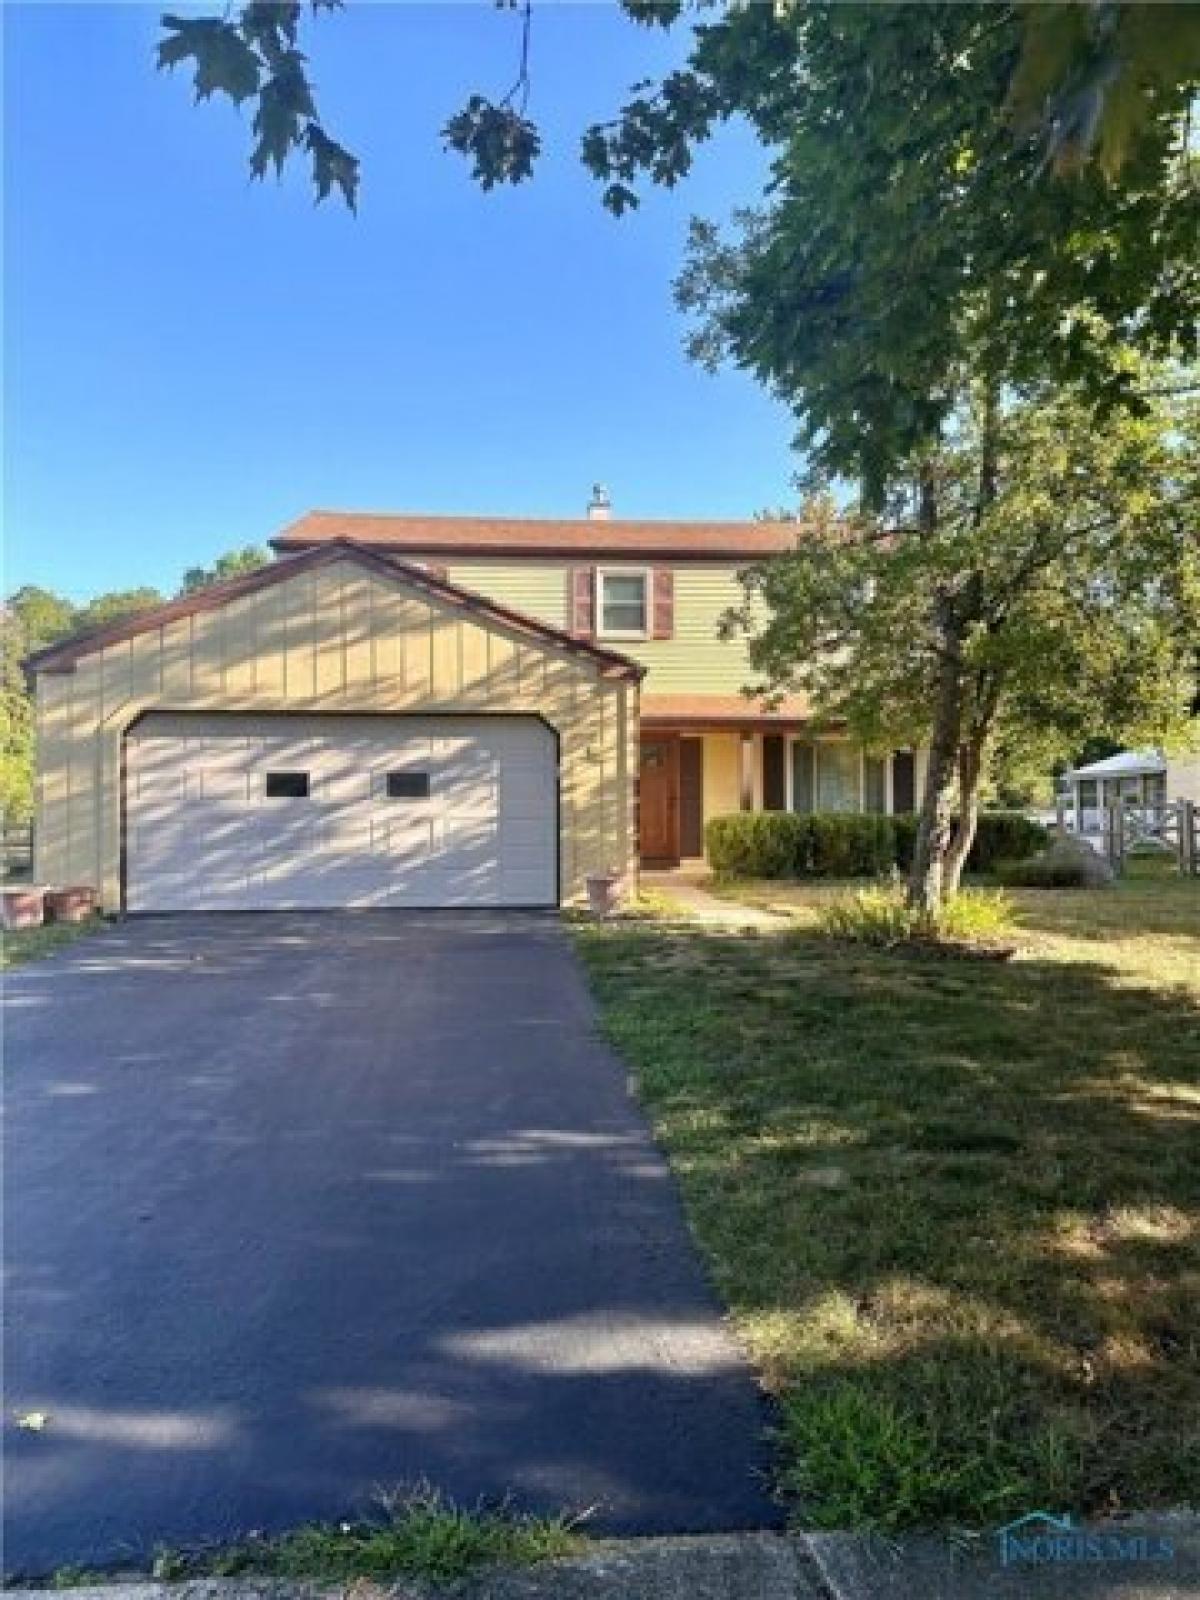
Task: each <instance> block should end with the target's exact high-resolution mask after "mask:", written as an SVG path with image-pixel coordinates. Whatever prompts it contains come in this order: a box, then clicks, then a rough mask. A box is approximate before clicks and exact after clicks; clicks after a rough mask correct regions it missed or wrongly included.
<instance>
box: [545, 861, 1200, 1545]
mask: <svg viewBox="0 0 1200 1600" xmlns="http://www.w3.org/2000/svg"><path fill="white" fill-rule="evenodd" d="M722 892H723V893H724V894H726V895H728V896H730V897H731V898H738V899H744V900H746V901H747V902H748V903H751V904H757V905H764V906H768V907H770V908H771V909H773V910H783V911H784V912H786V913H787V914H788V917H789V921H788V923H786V924H785V926H784V931H783V932H781V933H775V932H766V933H763V934H762V935H760V937H759V938H758V939H755V940H746V939H742V938H739V937H738V936H737V935H736V933H734V932H732V931H731V932H730V933H729V934H728V935H725V934H723V933H721V932H716V931H714V930H713V929H711V928H708V929H705V930H704V931H703V933H702V934H701V933H699V932H697V931H695V930H690V929H688V928H687V927H686V926H681V925H675V926H667V925H663V924H653V923H646V924H642V925H625V926H617V925H609V926H603V925H601V926H594V925H589V926H585V927H581V928H580V929H579V930H578V934H577V937H578V943H579V948H580V950H581V952H582V955H583V958H584V960H585V962H586V964H587V966H588V969H589V972H590V974H591V979H592V982H593V986H594V989H595V992H596V994H597V997H598V1000H599V1003H600V1007H601V1012H602V1016H603V1020H604V1025H605V1028H606V1031H607V1033H608V1035H609V1037H610V1038H611V1039H612V1040H613V1042H614V1043H615V1044H616V1046H617V1047H618V1048H619V1049H620V1050H621V1051H622V1053H623V1054H624V1055H625V1057H626V1059H627V1060H629V1062H630V1063H631V1064H632V1065H633V1067H634V1068H635V1069H636V1072H637V1076H638V1081H639V1092H640V1095H641V1098H642V1100H643V1103H644V1104H645V1106H646V1109H647V1111H648V1114H649V1115H650V1116H651V1118H652V1119H653V1122H654V1124H655V1128H656V1131H657V1133H658V1136H659V1138H660V1139H661V1141H662V1143H663V1145H664V1147H665V1148H666V1150H667V1151H668V1153H669V1155H670V1158H671V1161H672V1163H673V1166H674V1169H675V1171H676V1173H677V1175H678V1177H679V1179H680V1182H681V1185H682V1188H683V1193H684V1199H685V1203H686V1206H687V1208H688V1213H689V1217H690V1220H691V1223H692V1226H693V1228H694V1230H695V1233H696V1235H697V1237H698V1239H699V1242H700V1244H701V1247H702V1248H703V1250H704V1251H705V1253H706V1254H707V1257H708V1259H709V1262H710V1264H711V1267H712V1270H713V1273H714V1276H715V1278H716V1281H717V1283H718V1286H719V1288H720V1290H721V1292H722V1294H723V1296H724V1298H725V1300H726V1302H727V1303H728V1305H729V1306H730V1308H731V1311H732V1314H733V1317H734V1319H735V1322H736V1324H737V1326H738V1328H739V1330H740V1332H741V1335H742V1337H743V1339H744V1340H745V1342H746V1344H747V1346H748V1348H749V1349H750V1351H751V1353H752V1355H753V1356H754V1358H755V1359H756V1361H757V1363H758V1365H759V1368H760V1370H761V1372H762V1374H763V1377H764V1380H765V1382H766V1384H767V1386H768V1388H769V1389H771V1390H772V1391H773V1392H774V1393H775V1394H777V1395H778V1397H779V1399H780V1402H781V1410H782V1416H783V1425H782V1436H781V1450H780V1465H779V1476H780V1481H781V1483H782V1484H783V1485H784V1486H785V1487H786V1488H787V1489H789V1490H790V1491H791V1492H792V1493H793V1494H794V1496H795V1498H796V1506H797V1518H798V1520H799V1521H801V1522H803V1523H807V1524H810V1525H818V1526H841V1527H857V1528H877V1529H885V1530H890V1529H898V1528H903V1527H916V1526H927V1527H933V1526H948V1525H959V1526H961V1525H967V1526H975V1527H989V1526H993V1525H995V1524H996V1523H999V1522H1003V1521H1004V1520H1006V1519H1007V1518H1009V1517H1010V1516H1014V1515H1019V1514H1021V1513H1022V1512H1023V1511H1026V1510H1028V1509H1029V1508H1030V1506H1037V1505H1047V1506H1051V1507H1053V1508H1054V1509H1055V1510H1059V1509H1061V1510H1067V1509H1070V1510H1073V1511H1075V1512H1078V1513H1081V1514H1085V1513H1094V1512H1097V1511H1100V1510H1114V1509H1117V1508H1121V1507H1126V1508H1133V1507H1137V1508H1152V1507H1158V1506H1165V1507H1169V1506H1177V1505H1182V1504H1188V1503H1190V1502H1194V1501H1195V1500H1196V1498H1197V1485H1198V1484H1200V1436H1198V1435H1197V1432H1196V1429H1195V1426H1194V1419H1195V1417H1196V1416H1197V1415H1200V1325H1198V1323H1200V1319H1197V1316H1196V1305H1197V1297H1198V1296H1200V1162H1197V1160H1196V1149H1197V1144H1198V1142H1200V884H1197V883H1195V882H1190V883H1189V882H1187V881H1185V880H1181V879H1178V878H1172V879H1167V878H1163V877H1161V876H1148V877H1146V878H1140V877H1138V876H1136V875H1135V876H1131V877H1129V878H1127V879H1125V880H1123V881H1122V882H1121V883H1120V884H1118V886H1117V887H1116V888H1115V889H1112V890H1108V891H1105V892H1104V893H1094V894H1087V893H1084V894H1081V893H1080V892H1078V891H1066V892H1064V893H1062V894H1056V893H1054V892H1053V891H1050V892H1047V891H1036V890H1035V891H1029V892H1028V893H1022V892H1020V891H1014V892H1013V893H1012V894H1011V895H1010V896H1009V899H1010V901H1011V904H1012V911H1013V916H1014V918H1015V921H1016V923H1017V927H1018V934H1017V937H1018V939H1019V940H1020V943H1021V946H1022V949H1021V953H1020V957H1019V959H1017V960H1016V961H1013V962H1009V963H1003V964H1001V963H994V962H986V963H979V962H970V963H963V962H950V963H943V962H915V961H897V960H896V958H895V955H894V954H893V953H891V952H889V951H887V950H880V949H876V948H873V947H872V946H870V945H860V944H844V943H842V944H838V943H834V942H833V941H831V940H829V939H827V938H825V937H823V936H822V935H821V933H820V931H819V923H820V919H821V917H822V914H823V913H824V912H825V911H826V910H827V908H828V904H829V901H830V900H831V898H836V897H837V896H838V895H839V894H844V892H845V890H844V887H843V888H842V889H836V888H834V889H830V888H829V887H828V886H826V885H797V884H790V885H789V884H775V883H771V884H763V883H758V884H753V885H748V886H730V885H725V886H723V888H722Z"/></svg>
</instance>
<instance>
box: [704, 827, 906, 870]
mask: <svg viewBox="0 0 1200 1600" xmlns="http://www.w3.org/2000/svg"><path fill="white" fill-rule="evenodd" d="M705 842H706V844H707V847H708V860H709V865H710V866H711V867H712V869H713V871H714V872H717V873H722V874H725V875H726V876H729V877H737V878H858V877H874V876H876V875H877V874H879V873H881V872H887V871H889V870H890V868H891V867H892V866H893V864H894V863H895V859H896V845H895V835H894V833H893V830H892V819H891V817H879V816H866V815H862V814H859V813H853V812H845V813H843V812H832V811H826V812H815V813H811V814H805V815H798V814H797V813H795V812H792V811H739V812H735V813H734V814H733V815H732V816H726V817H713V818H712V820H711V821H710V822H709V824H708V826H707V828H706V829H705Z"/></svg>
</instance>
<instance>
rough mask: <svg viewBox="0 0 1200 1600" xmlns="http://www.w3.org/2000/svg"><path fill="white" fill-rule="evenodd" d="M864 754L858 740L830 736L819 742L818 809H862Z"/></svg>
mask: <svg viewBox="0 0 1200 1600" xmlns="http://www.w3.org/2000/svg"><path fill="white" fill-rule="evenodd" d="M861 763H862V756H861V752H860V751H859V748H858V746H857V745H856V744H851V743H850V741H849V740H848V739H846V740H842V739H839V740H830V741H829V742H828V743H826V744H819V745H818V746H817V810H818V811H857V810H859V774H860V772H861Z"/></svg>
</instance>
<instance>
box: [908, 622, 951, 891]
mask: <svg viewBox="0 0 1200 1600" xmlns="http://www.w3.org/2000/svg"><path fill="white" fill-rule="evenodd" d="M961 723H962V669H961V663H960V661H959V655H958V649H957V641H953V642H952V641H951V640H950V639H946V654H945V655H944V656H943V658H942V665H941V670H940V671H939V674H938V697H937V705H936V707H935V708H934V722H933V736H932V738H931V739H930V742H929V763H928V766H927V768H926V773H925V793H924V795H923V796H922V798H921V810H920V816H919V820H918V822H917V838H916V844H915V845H914V847H913V858H912V867H911V869H910V871H909V875H908V895H907V900H908V904H909V905H910V906H912V907H914V908H915V909H916V910H918V911H922V912H924V913H925V914H926V915H927V916H933V915H935V914H936V912H937V911H938V908H939V907H940V906H941V903H942V896H943V893H944V888H945V862H946V851H947V849H948V847H949V844H950V818H951V800H952V798H953V793H954V775H955V761H956V758H957V755H958V746H959V736H960V730H961Z"/></svg>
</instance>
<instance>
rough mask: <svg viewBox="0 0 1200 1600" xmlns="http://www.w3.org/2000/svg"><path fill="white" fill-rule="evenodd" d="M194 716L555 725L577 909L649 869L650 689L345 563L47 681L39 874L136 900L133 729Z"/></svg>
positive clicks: (96, 654)
mask: <svg viewBox="0 0 1200 1600" xmlns="http://www.w3.org/2000/svg"><path fill="white" fill-rule="evenodd" d="M195 710H201V711H210V712H211V711H260V712H263V711H296V712H306V713H312V712H322V711H325V712H342V713H349V712H390V713H398V712H411V713H423V714H433V713H446V714H448V713H456V712H472V713H474V714H476V715H479V714H482V713H487V712H496V713H514V712H520V713H525V714H535V715H538V716H541V717H543V718H544V719H545V721H546V722H548V723H549V724H550V725H551V727H553V728H554V729H555V731H556V732H557V734H558V737H559V762H560V766H559V801H560V812H559V815H560V836H559V867H560V879H561V885H562V894H563V899H564V900H568V901H569V900H577V899H579V898H580V897H581V896H582V895H583V893H584V892H585V886H584V879H585V877H586V875H587V874H588V873H590V872H599V871H604V870H608V869H615V870H617V871H619V872H622V873H631V872H632V871H633V870H634V869H635V863H636V859H637V855H636V806H635V799H634V796H635V783H636V774H637V685H636V682H635V681H633V680H632V679H630V678H628V677H619V676H613V675H610V674H608V673H606V669H605V666H604V663H603V662H602V661H600V660H598V659H595V658H591V657H589V656H587V655H586V654H582V653H580V652H577V651H572V650H571V649H570V648H569V647H568V646H567V645H566V644H564V645H563V646H558V645H557V644H555V643H554V642H553V641H552V640H544V639H542V638H539V637H535V636H531V635H530V634H529V633H528V632H527V631H525V630H522V629H521V628H520V627H518V626H516V625H513V626H511V627H510V626H508V625H507V624H506V623H505V622H504V621H503V620H502V619H498V618H496V617H494V616H492V615H491V614H486V613H479V612H472V611H468V610H464V609H463V607H462V606H461V605H458V604H456V603H455V602H454V601H453V600H452V599H451V598H448V597H447V598H442V597H439V596H438V595H437V594H436V593H433V592H431V591H430V590H427V589H423V588H421V587H419V586H418V585H416V584H412V583H409V582H407V581H406V580H405V579H404V578H403V576H400V575H398V576H397V577H396V578H392V577H391V576H390V575H387V574H385V573H381V572H379V571H377V570H375V569H373V568H372V567H370V566H368V565H366V564H364V563H363V562H361V561H358V560H355V559H354V558H353V557H352V556H350V555H346V556H342V557H340V558H339V559H337V560H332V561H325V562H323V563H321V564H312V565H305V566H304V567H303V569H302V570H301V569H300V568H299V567H298V570H297V571H296V572H295V573H293V574H292V575H290V576H288V577H286V578H280V579H279V580H278V581H273V582H271V583H269V584H266V585H264V586H262V587H260V588H254V589H251V590H249V591H248V592H244V593H238V594H237V595H236V596H235V597H233V598H231V599H230V600H229V601H227V602H226V603H224V604H221V605H219V606H216V607H213V608H212V609H205V610H197V611H195V612H193V613H191V614H190V615H186V616H180V617H176V618H174V619H172V620H168V621H164V622H163V623H162V624H161V625H159V626H154V627H150V628H147V629H146V630H145V631H142V632H138V633H136V634H134V635H133V636H132V637H129V638H125V639H121V640H120V641H117V642H113V643H110V644H107V645H105V646H104V647H103V648H97V649H95V650H92V651H90V652H89V653H85V654H80V655H78V657H77V658H76V659H75V660H74V661H73V663H71V664H69V665H66V666H58V665H55V664H53V663H52V664H48V665H47V666H45V667H43V668H42V669H41V670H39V671H38V673H37V716H38V775H37V816H38V821H37V830H36V861H35V872H36V875H37V878H38V880H39V881H40V882H44V883H59V884H62V883H87V884H93V885H95V886H96V887H97V888H98V889H99V891H100V895H101V900H102V904H103V905H104V907H105V909H106V910H117V909H119V908H120V906H121V872H122V814H123V808H122V784H123V777H122V761H123V741H124V734H125V730H126V729H127V728H128V727H129V725H130V724H131V723H132V722H133V721H134V720H135V719H136V718H138V717H139V716H141V715H142V713H144V712H146V711H195Z"/></svg>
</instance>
